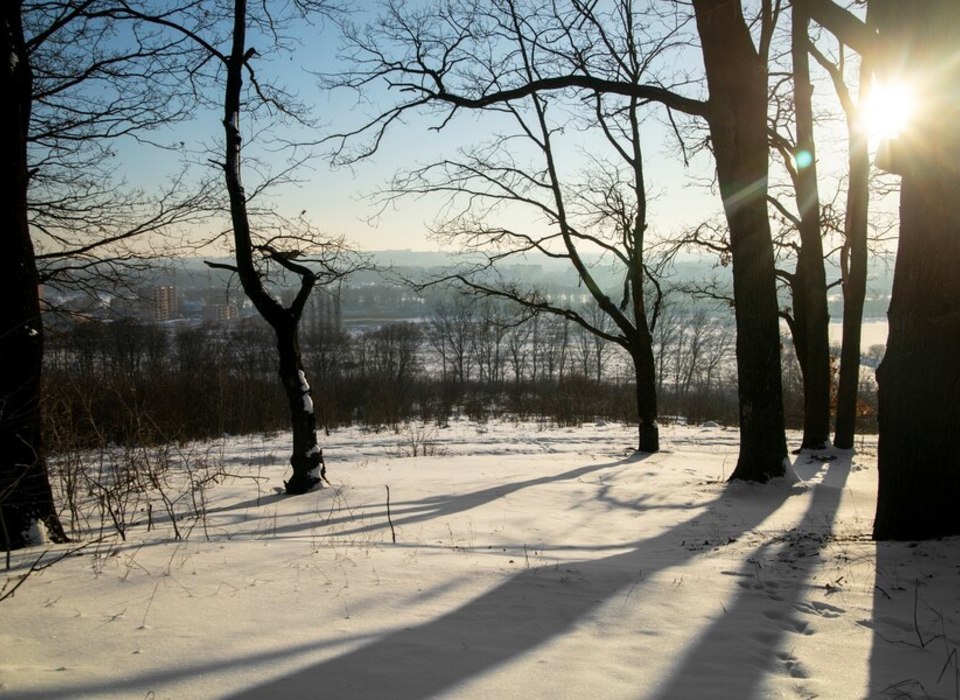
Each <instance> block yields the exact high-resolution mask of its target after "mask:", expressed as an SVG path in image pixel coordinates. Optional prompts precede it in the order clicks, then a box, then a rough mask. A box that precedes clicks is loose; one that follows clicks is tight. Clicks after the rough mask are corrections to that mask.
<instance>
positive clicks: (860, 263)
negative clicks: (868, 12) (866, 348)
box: [833, 69, 870, 450]
mask: <svg viewBox="0 0 960 700" xmlns="http://www.w3.org/2000/svg"><path fill="white" fill-rule="evenodd" d="M868 81H869V74H868V72H867V70H864V69H861V71H860V85H861V88H860V97H859V100H858V103H859V104H862V103H863V98H864V96H865V94H866V90H865V89H864V88H865V86H866V84H867V82H868ZM858 122H859V119H858V115H856V114H850V115H848V117H847V130H848V134H849V136H848V138H849V143H850V146H849V151H850V155H849V160H850V164H849V167H850V179H849V184H848V186H847V211H846V219H845V221H844V226H843V236H844V242H843V249H842V250H841V253H840V269H841V274H842V284H843V287H842V290H843V345H842V347H841V349H840V377H839V380H838V385H837V424H836V432H835V433H834V438H833V444H834V445H836V446H837V447H839V448H841V449H844V450H849V449H852V448H853V438H854V435H855V434H856V431H857V395H858V392H859V388H860V338H861V330H862V328H861V325H862V323H863V302H864V299H865V298H866V294H867V211H868V207H869V202H870V156H869V153H868V150H867V136H866V134H865V133H864V131H863V129H862V127H861V126H860V125H859V123H858Z"/></svg>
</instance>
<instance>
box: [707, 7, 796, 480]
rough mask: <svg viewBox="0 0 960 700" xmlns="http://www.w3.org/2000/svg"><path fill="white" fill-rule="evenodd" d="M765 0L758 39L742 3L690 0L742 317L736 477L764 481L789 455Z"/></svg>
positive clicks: (769, 11)
mask: <svg viewBox="0 0 960 700" xmlns="http://www.w3.org/2000/svg"><path fill="white" fill-rule="evenodd" d="M778 7H779V3H777V5H776V8H775V7H774V5H773V3H772V2H768V1H764V2H763V3H761V18H760V19H761V22H760V34H759V40H758V44H756V45H755V44H754V39H753V37H752V36H751V33H750V28H749V26H748V24H747V21H746V19H745V17H744V15H743V9H742V7H741V3H740V2H739V1H736V0H721V1H720V2H707V0H694V2H693V8H694V11H695V13H696V19H697V29H698V32H699V35H700V41H701V48H702V51H703V59H704V65H705V68H706V75H707V85H708V87H709V90H710V99H709V105H710V110H709V116H708V118H707V122H708V124H709V126H710V137H711V141H712V145H713V152H714V156H715V157H716V162H717V180H718V184H719V186H720V194H721V196H722V197H723V205H724V210H725V212H726V216H727V223H728V225H729V233H730V254H731V262H732V265H733V287H734V298H735V300H736V306H735V310H736V317H737V377H738V386H739V403H740V455H739V457H738V460H737V466H736V468H735V469H734V472H733V474H732V475H731V479H746V480H751V481H766V480H768V479H770V478H772V477H776V476H781V475H783V473H784V461H785V459H786V456H787V448H786V438H785V435H784V418H783V387H782V384H781V379H780V330H779V323H778V309H777V295H776V280H775V272H774V259H773V245H772V241H771V233H770V221H769V218H768V214H767V179H768V174H769V171H768V145H767V129H766V127H767V58H768V52H769V47H770V40H771V36H772V32H773V27H774V23H775V20H776V16H775V15H776V12H775V10H776V9H777V8H778Z"/></svg>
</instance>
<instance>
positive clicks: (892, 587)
mask: <svg viewBox="0 0 960 700" xmlns="http://www.w3.org/2000/svg"><path fill="white" fill-rule="evenodd" d="M958 507H960V505H958ZM874 546H875V547H876V560H875V561H876V566H875V574H874V576H875V579H874V587H873V613H872V615H871V616H870V619H869V621H865V622H864V623H863V624H864V626H865V627H869V628H870V630H871V631H872V633H873V634H872V645H871V648H870V692H869V697H871V698H933V699H936V698H960V621H958V619H957V613H956V611H957V599H958V589H957V573H960V564H958V563H957V553H958V552H960V538H955V537H954V538H949V539H946V540H945V541H943V542H941V541H937V542H910V541H901V542H898V541H884V542H876V543H874ZM951 546H952V551H951V550H950V547H951Z"/></svg>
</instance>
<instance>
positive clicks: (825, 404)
mask: <svg viewBox="0 0 960 700" xmlns="http://www.w3.org/2000/svg"><path fill="white" fill-rule="evenodd" d="M791 21H792V24H793V32H792V33H793V40H792V49H793V79H794V110H795V115H796V120H797V151H796V154H795V156H796V157H795V163H796V169H797V174H796V180H795V186H796V191H797V206H798V209H799V213H800V253H799V255H798V258H797V270H796V275H795V283H794V285H793V289H794V291H793V309H794V320H795V323H796V331H797V336H796V337H795V346H796V350H797V357H798V359H799V360H800V369H801V372H802V374H803V442H802V443H801V447H803V448H805V449H813V450H816V449H821V448H823V447H825V446H826V445H827V444H828V443H829V440H830V337H829V331H830V314H829V312H828V310H827V280H826V273H825V272H824V269H823V240H822V237H821V232H820V194H819V192H818V188H817V153H816V148H815V144H814V138H813V107H812V105H811V99H812V96H813V86H812V85H811V83H810V61H809V57H808V54H807V27H808V25H809V18H808V17H807V15H806V14H805V13H804V12H802V11H801V10H800V8H797V7H795V8H794V10H793V14H792V20H791Z"/></svg>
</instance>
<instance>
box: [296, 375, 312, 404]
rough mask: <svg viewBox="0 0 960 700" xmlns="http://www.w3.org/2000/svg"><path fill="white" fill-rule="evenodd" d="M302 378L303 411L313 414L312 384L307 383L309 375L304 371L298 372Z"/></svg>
mask: <svg viewBox="0 0 960 700" xmlns="http://www.w3.org/2000/svg"><path fill="white" fill-rule="evenodd" d="M297 374H298V375H299V376H300V393H301V394H303V410H304V411H305V412H307V413H313V399H312V398H311V397H310V384H309V383H308V382H307V375H306V374H304V371H303V370H302V369H298V370H297Z"/></svg>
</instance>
